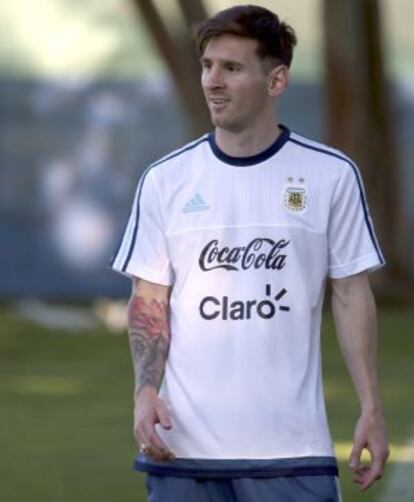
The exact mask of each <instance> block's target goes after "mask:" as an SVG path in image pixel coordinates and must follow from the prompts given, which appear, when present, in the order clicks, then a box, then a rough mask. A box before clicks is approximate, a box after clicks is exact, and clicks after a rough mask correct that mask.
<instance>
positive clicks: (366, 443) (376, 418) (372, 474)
mask: <svg viewBox="0 0 414 502" xmlns="http://www.w3.org/2000/svg"><path fill="white" fill-rule="evenodd" d="M364 448H365V449H367V450H368V452H369V454H370V456H371V461H370V463H369V465H363V464H362V463H361V455H362V450H363V449H364ZM388 457H389V449H388V441H387V435H386V432H385V423H384V418H383V416H382V414H365V415H364V414H362V415H361V417H360V418H359V420H358V422H357V424H356V427H355V433H354V445H353V448H352V452H351V455H350V458H349V467H350V468H351V469H352V471H353V472H354V473H355V478H354V482H355V483H357V484H358V485H359V487H360V489H361V491H364V490H366V489H367V488H369V487H370V486H371V485H372V484H373V483H374V482H375V481H376V480H377V479H380V478H381V476H382V475H383V472H384V468H385V463H386V461H387V459H388Z"/></svg>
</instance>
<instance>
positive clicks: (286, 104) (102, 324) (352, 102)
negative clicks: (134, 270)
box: [0, 0, 414, 502]
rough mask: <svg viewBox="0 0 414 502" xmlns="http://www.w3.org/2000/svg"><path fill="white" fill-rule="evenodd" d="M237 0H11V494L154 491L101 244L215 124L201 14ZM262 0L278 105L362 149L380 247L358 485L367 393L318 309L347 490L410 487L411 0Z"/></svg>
mask: <svg viewBox="0 0 414 502" xmlns="http://www.w3.org/2000/svg"><path fill="white" fill-rule="evenodd" d="M238 3H249V2H233V1H225V0H197V1H196V0H152V1H151V0H72V1H69V0H38V1H37V2H36V3H33V2H31V1H30V0H14V1H13V2H2V4H1V5H0V41H1V43H0V372H1V373H0V375H1V378H0V406H1V408H0V451H1V452H2V455H1V457H0V500H2V501H3V500H4V501H25V500H33V501H37V500H39V501H40V500H42V501H49V500H50V501H66V500H68V501H69V500H79V501H83V500H85V501H86V500H100V501H106V500H107V501H109V500H115V499H116V500H119V501H132V500H142V501H143V500H145V497H144V485H143V478H142V477H141V476H140V475H139V474H137V473H134V472H132V467H131V466H132V462H133V457H134V455H135V446H134V443H133V438H132V434H131V428H132V420H131V418H132V417H131V395H132V367H130V356H129V353H128V345H127V340H126V337H125V299H126V297H127V295H128V294H129V290H130V284H129V281H128V280H127V279H125V278H122V277H119V276H117V275H116V274H114V273H113V272H111V271H110V270H109V269H108V264H109V260H110V258H111V255H112V253H113V252H114V250H115V249H116V246H117V243H118V241H119V239H120V237H121V235H122V232H123V228H124V225H125V223H126V219H127V217H128V213H129V209H130V205H131V202H132V196H133V192H134V190H135V187H136V183H137V180H138V178H139V175H140V173H141V172H142V170H143V169H144V168H145V167H146V166H147V165H148V164H150V163H151V162H153V161H154V160H156V159H158V158H159V157H161V156H162V155H164V154H165V153H167V152H168V151H170V150H172V149H175V148H177V147H179V146H181V145H182V144H183V143H185V142H187V141H190V140H192V139H194V138H196V137H198V136H199V135H201V134H203V133H205V132H207V131H208V130H210V129H211V125H210V122H209V118H208V114H207V109H206V107H205V105H204V101H203V98H202V96H201V92H200V89H199V65H198V60H197V55H196V53H195V50H194V47H193V41H192V39H191V33H190V28H189V27H190V26H191V25H192V24H193V23H195V22H197V21H199V20H201V19H203V18H205V17H206V16H207V15H210V14H213V13H214V12H216V11H217V10H220V9H222V8H226V7H229V6H231V5H236V4H238ZM255 3H257V4H259V5H263V6H265V7H268V8H270V9H272V10H274V11H275V12H277V13H278V14H279V15H280V17H281V18H282V19H284V20H286V21H287V22H289V23H290V24H292V25H293V27H294V28H295V30H296V32H297V35H298V39H299V44H298V46H297V49H296V53H295V56H294V61H293V67H292V72H291V73H292V74H291V83H290V88H289V89H288V91H287V92H286V94H285V95H284V96H283V98H282V100H281V102H280V105H279V116H280V118H281V120H282V122H283V123H284V124H286V125H288V126H289V127H290V128H291V129H294V130H295V131H297V132H299V133H301V134H304V135H306V136H308V137H310V138H312V139H315V140H317V141H322V142H328V143H330V144H332V145H334V146H336V147H338V148H340V149H342V150H343V151H345V152H346V153H347V154H348V155H349V156H351V157H352V158H353V159H355V160H356V161H357V162H358V164H359V167H360V169H361V172H362V174H363V177H364V180H365V185H366V191H367V196H368V200H369V204H370V207H371V212H372V216H373V219H374V222H375V227H376V229H377V233H378V236H379V239H380V242H381V245H382V247H383V250H384V254H385V256H386V258H387V262H388V266H387V267H386V269H384V270H383V271H381V272H379V273H377V274H375V275H374V276H373V278H372V279H373V285H374V288H375V291H376V294H377V298H378V302H379V316H380V324H381V354H380V358H381V368H382V381H383V389H384V390H383V394H384V401H385V405H386V409H387V415H388V417H389V429H390V437H391V444H392V457H391V462H390V467H389V469H388V473H387V476H386V477H385V479H384V480H383V481H381V483H380V484H379V485H378V487H377V488H375V489H374V490H372V491H371V492H370V493H368V494H366V495H364V496H360V495H359V494H358V492H357V490H356V488H354V487H353V486H352V480H351V477H350V475H349V474H348V472H347V470H346V467H345V461H346V458H347V455H348V453H349V450H350V446H351V438H352V430H353V425H354V422H355V419H356V417H357V405H356V402H355V397H354V394H353V391H352V388H351V384H350V381H349V379H348V377H347V375H346V372H345V370H344V367H343V364H342V362H341V358H340V355H339V353H338V349H337V347H336V342H335V336H334V333H333V326H332V320H331V318H330V315H329V313H327V314H326V316H325V323H324V337H323V339H324V340H323V343H324V360H325V363H324V370H325V382H326V385H325V391H326V397H327V401H328V409H329V414H330V417H331V427H332V430H333V434H334V438H335V442H336V446H337V452H338V456H339V458H340V461H341V471H342V472H343V484H344V490H345V495H346V496H345V500H352V501H358V500H365V501H369V500H380V501H383V502H384V501H387V500H393V499H395V498H396V497H397V496H398V497H399V499H400V502H403V501H414V482H413V479H414V468H413V466H414V464H413V462H414V417H413V415H412V396H411V393H410V391H411V388H410V386H412V383H413V377H414V371H413V369H412V366H413V364H412V357H413V355H414V349H413V341H412V333H413V327H414V323H413V322H414V314H413V312H412V307H413V306H414V303H413V299H414V287H413V284H414V253H413V251H414V170H413V162H414V31H413V30H412V25H413V22H414V3H413V2H412V1H411V0H366V1H365V0H364V1H362V2H361V1H360V0H347V1H346V2H345V1H343V0H296V1H295V2H286V1H282V0H279V1H278V0H273V1H256V2H255ZM118 334H119V335H122V336H115V335H118ZM2 492H3V493H2Z"/></svg>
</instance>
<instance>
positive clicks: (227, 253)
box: [198, 237, 290, 272]
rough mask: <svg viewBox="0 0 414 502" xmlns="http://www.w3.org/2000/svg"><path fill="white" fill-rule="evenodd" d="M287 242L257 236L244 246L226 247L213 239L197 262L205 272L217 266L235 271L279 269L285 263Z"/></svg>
mask: <svg viewBox="0 0 414 502" xmlns="http://www.w3.org/2000/svg"><path fill="white" fill-rule="evenodd" d="M289 242H290V241H286V240H284V239H280V240H278V241H274V240H272V239H268V238H261V237H257V238H255V239H253V240H251V241H250V242H249V243H248V244H247V245H246V246H235V247H228V246H220V245H219V241H218V240H217V239H213V240H212V241H210V242H209V243H208V244H206V245H205V247H204V249H203V250H202V251H201V253H200V258H199V260H198V263H199V265H200V268H201V270H204V271H205V272H208V271H209V270H215V269H217V268H224V269H225V270H237V271H241V270H248V269H250V268H255V269H259V268H265V269H268V270H281V269H282V268H283V267H284V266H285V265H286V256H287V255H286V254H285V252H284V249H285V248H286V247H287V245H288V244H289Z"/></svg>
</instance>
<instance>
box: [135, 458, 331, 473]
mask: <svg viewBox="0 0 414 502" xmlns="http://www.w3.org/2000/svg"><path fill="white" fill-rule="evenodd" d="M134 469H135V470H136V471H139V472H146V473H148V474H153V475H156V476H170V477H179V478H187V477H188V478H243V477H249V478H276V477H289V476H322V475H330V476H338V465H337V462H336V459H335V458H334V457H303V458H286V459H271V460H261V459H254V460H253V459H249V460H242V459H234V460H230V459H229V460H213V459H209V460H205V459H180V458H178V459H175V460H173V461H169V462H155V461H153V460H150V459H148V457H146V456H145V455H143V454H141V453H140V454H139V455H138V457H137V458H136V460H135V463H134Z"/></svg>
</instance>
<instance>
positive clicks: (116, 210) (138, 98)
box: [0, 79, 414, 300]
mask: <svg viewBox="0 0 414 502" xmlns="http://www.w3.org/2000/svg"><path fill="white" fill-rule="evenodd" d="M393 96H394V100H393V101H394V107H393V109H394V114H395V116H394V117H393V120H394V123H395V124H396V128H397V133H398V134H397V136H398V138H397V139H398V142H399V146H400V153H401V161H402V173H403V180H402V186H403V187H404V190H403V191H402V195H403V197H404V201H405V205H406V207H407V210H408V212H409V215H410V216H409V225H410V229H411V232H410V234H411V236H413V235H414V232H413V231H412V230H414V176H413V174H414V173H413V171H412V165H413V161H414V143H413V141H412V138H414V84H413V85H409V84H407V85H399V86H398V87H395V89H394V92H393ZM176 103H177V99H176V96H175V94H174V92H173V90H172V89H171V87H170V85H169V84H168V82H166V81H164V80H162V79H159V80H153V81H150V80H142V81H137V82H129V83H126V82H117V81H107V82H105V81H99V82H95V81H84V80H83V81H79V80H74V81H49V82H45V81H41V82H40V81H31V82H30V81H16V80H13V81H11V80H2V81H1V82H0V298H3V299H5V298H17V297H22V296H40V297H46V298H59V299H71V300H74V299H88V298H92V297H96V296H98V297H100V296H112V297H119V296H124V295H126V294H127V293H128V291H129V283H128V281H126V280H124V279H123V278H120V277H118V276H117V275H116V274H114V273H112V272H111V271H110V270H109V269H108V263H109V259H110V257H111V255H112V253H113V251H114V249H115V248H116V245H117V242H118V241H119V238H120V236H121V233H122V231H123V227H124V225H125V222H126V218H127V216H128V212H129V209H130V204H131V201H132V197H133V192H134V190H135V186H136V182H137V179H138V177H139V174H140V172H141V171H142V170H143V169H144V168H145V167H146V166H147V165H148V164H149V163H151V162H152V161H154V160H155V159H157V158H159V157H160V156H162V155H164V154H165V153H167V152H168V151H170V150H172V149H175V148H177V147H179V146H181V144H182V143H183V142H185V141H186V140H187V139H188V135H187V133H186V123H185V121H184V119H183V116H182V113H181V110H179V109H178V107H177V104H176ZM279 112H280V116H281V117H282V120H283V122H284V123H285V124H287V125H288V126H291V127H293V128H294V129H295V130H297V131H298V132H300V133H303V134H305V135H308V136H310V137H311V138H313V139H316V140H322V141H323V138H324V122H323V117H324V107H323V89H321V87H319V86H316V85H312V84H305V83H302V84H301V83H293V84H292V85H291V87H290V89H289V90H288V91H287V93H286V96H285V97H284V98H283V99H282V101H281V103H280V111H279ZM411 248H412V249H414V238H413V237H412V238H411ZM412 270H414V259H413V260H412Z"/></svg>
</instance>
